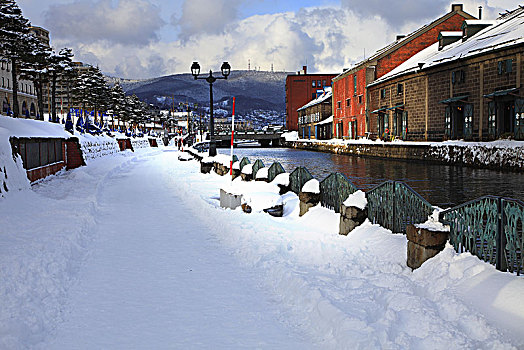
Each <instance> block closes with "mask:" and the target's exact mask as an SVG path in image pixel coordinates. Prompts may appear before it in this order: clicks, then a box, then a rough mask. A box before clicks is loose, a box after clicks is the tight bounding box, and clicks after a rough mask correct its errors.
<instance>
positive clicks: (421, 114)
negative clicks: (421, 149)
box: [368, 47, 524, 141]
mask: <svg viewBox="0 0 524 350" xmlns="http://www.w3.org/2000/svg"><path fill="white" fill-rule="evenodd" d="M519 56H520V57H519ZM522 57H523V53H522V47H520V48H518V47H517V48H512V49H506V50H502V51H499V52H490V53H489V54H485V55H482V56H478V57H474V58H470V59H467V60H460V61H454V62H451V63H449V64H445V65H444V64H443V65H439V66H436V67H434V68H432V69H428V70H426V71H422V72H420V71H419V72H416V73H410V74H407V75H404V76H400V77H397V78H393V79H391V80H388V81H386V82H383V83H380V84H377V85H372V86H370V87H369V88H368V94H369V107H370V108H369V109H370V110H371V111H374V110H377V109H379V108H382V107H392V106H395V105H396V104H400V103H404V109H405V110H406V111H407V112H408V140H415V141H419V140H427V141H443V140H445V139H446V136H445V134H444V130H445V110H446V104H443V103H441V101H443V100H446V99H449V98H451V97H457V96H461V95H467V96H468V97H467V98H466V101H465V102H466V103H468V104H472V105H473V135H472V139H473V140H483V141H489V140H492V139H493V137H491V136H490V135H489V134H488V103H489V102H490V101H492V100H491V99H488V98H485V97H484V95H486V94H490V93H493V92H494V91H496V90H501V89H509V88H513V87H521V86H522V77H523V75H524V67H522V63H521V62H522ZM506 59H512V60H513V72H512V73H509V74H498V62H499V61H501V60H506ZM519 62H520V63H519ZM519 69H520V72H521V73H520V74H517V72H518V70H519ZM460 70H462V71H464V74H465V81H464V82H455V84H453V83H452V80H451V74H452V72H453V71H460ZM398 83H401V84H404V93H403V94H402V95H398V94H395V92H396V86H397V84H398ZM382 89H386V98H381V96H380V90H382ZM515 95H517V96H521V97H520V98H522V97H524V91H522V90H520V91H518V92H516V93H515ZM426 104H427V110H426ZM387 113H388V114H389V115H390V120H391V115H392V112H391V111H389V112H387ZM426 122H427V125H426ZM370 131H371V132H372V133H373V135H372V136H374V137H376V136H378V135H376V132H377V114H371V115H370Z"/></svg>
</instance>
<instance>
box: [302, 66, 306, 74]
mask: <svg viewBox="0 0 524 350" xmlns="http://www.w3.org/2000/svg"><path fill="white" fill-rule="evenodd" d="M302 70H303V71H304V75H305V74H307V66H302Z"/></svg>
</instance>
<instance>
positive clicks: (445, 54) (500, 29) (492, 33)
mask: <svg viewBox="0 0 524 350" xmlns="http://www.w3.org/2000/svg"><path fill="white" fill-rule="evenodd" d="M523 23H524V8H519V9H517V10H515V11H513V12H512V13H511V15H510V16H505V17H504V18H503V19H498V20H497V21H495V24H493V25H491V26H489V27H487V28H484V29H483V30H481V31H479V32H478V33H476V34H475V35H473V36H472V37H471V38H469V39H468V40H466V41H464V42H462V41H457V42H455V43H452V44H449V45H447V46H445V47H444V48H442V50H440V51H439V50H438V43H435V44H433V45H431V46H429V47H428V48H426V49H424V50H422V51H420V52H419V53H417V54H415V55H414V56H412V57H411V58H410V59H408V60H406V61H405V62H404V63H402V64H401V65H399V66H398V67H397V68H395V69H393V70H392V71H391V72H389V73H388V74H385V75H384V76H382V77H380V78H379V79H377V80H375V81H374V82H372V83H371V84H369V85H368V86H373V85H376V84H379V83H382V82H384V81H387V80H390V79H392V78H395V77H398V76H401V75H404V74H408V73H413V72H415V71H417V70H426V69H428V68H431V67H435V66H438V65H441V64H446V63H449V62H453V61H455V60H458V59H464V58H468V57H473V56H476V55H480V54H483V53H485V52H487V51H493V50H497V49H503V48H508V47H511V46H517V45H522V44H524V25H523ZM421 65H422V68H421Z"/></svg>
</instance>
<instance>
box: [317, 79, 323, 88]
mask: <svg viewBox="0 0 524 350" xmlns="http://www.w3.org/2000/svg"><path fill="white" fill-rule="evenodd" d="M317 87H319V88H321V87H322V86H321V85H320V80H317Z"/></svg>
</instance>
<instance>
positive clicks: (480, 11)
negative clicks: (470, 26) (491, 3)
mask: <svg viewBox="0 0 524 350" xmlns="http://www.w3.org/2000/svg"><path fill="white" fill-rule="evenodd" d="M479 19H482V6H479Z"/></svg>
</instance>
